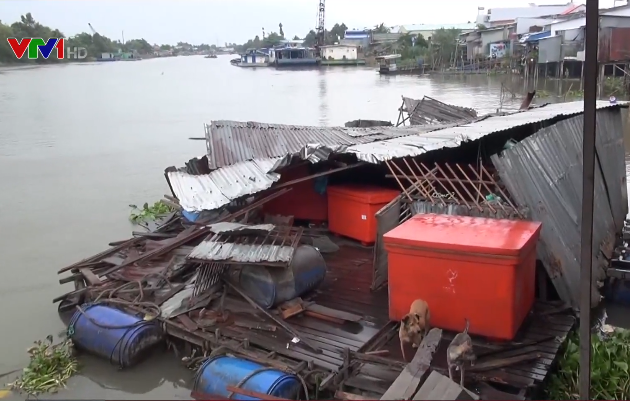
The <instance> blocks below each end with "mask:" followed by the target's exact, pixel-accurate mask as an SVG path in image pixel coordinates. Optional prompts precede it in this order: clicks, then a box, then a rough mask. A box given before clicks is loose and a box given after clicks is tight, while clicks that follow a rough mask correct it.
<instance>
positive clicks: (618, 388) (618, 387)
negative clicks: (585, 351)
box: [547, 325, 630, 400]
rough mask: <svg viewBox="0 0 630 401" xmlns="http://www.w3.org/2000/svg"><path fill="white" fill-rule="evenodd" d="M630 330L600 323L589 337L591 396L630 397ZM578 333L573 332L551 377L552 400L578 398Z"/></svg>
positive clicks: (626, 398) (596, 398) (592, 397)
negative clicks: (598, 331)
mask: <svg viewBox="0 0 630 401" xmlns="http://www.w3.org/2000/svg"><path fill="white" fill-rule="evenodd" d="M629 361H630V331H628V330H624V329H618V328H612V327H611V326H607V325H605V326H603V327H602V328H601V332H600V333H599V335H593V336H592V339H591V399H593V400H628V399H630V376H629V375H628V372H629V370H628V363H629ZM579 367H580V345H579V336H578V335H577V333H575V332H574V333H573V334H572V335H571V336H570V337H569V339H568V341H567V343H566V346H565V349H564V352H563V354H562V355H561V359H560V362H559V365H558V371H557V372H556V373H555V374H554V375H553V376H552V377H551V382H550V383H549V387H548V390H547V392H548V396H549V399H552V400H579V399H580V394H579V393H580V389H579Z"/></svg>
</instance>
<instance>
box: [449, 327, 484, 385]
mask: <svg viewBox="0 0 630 401" xmlns="http://www.w3.org/2000/svg"><path fill="white" fill-rule="evenodd" d="M469 325H470V322H468V319H466V327H465V328H464V331H463V332H461V333H458V334H457V335H456V336H455V338H453V341H451V343H450V344H449V346H448V348H447V350H446V364H447V366H448V377H449V378H450V379H451V380H453V368H455V369H458V370H459V372H460V376H459V386H460V387H462V388H463V387H464V368H465V364H466V362H470V364H471V365H472V364H473V363H474V361H475V360H476V359H477V356H476V355H475V352H474V350H473V343H472V339H471V338H470V335H469V334H468V327H469Z"/></svg>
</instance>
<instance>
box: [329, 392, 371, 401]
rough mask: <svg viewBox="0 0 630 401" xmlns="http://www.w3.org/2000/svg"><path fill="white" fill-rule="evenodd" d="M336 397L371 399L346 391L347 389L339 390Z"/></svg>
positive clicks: (339, 398) (343, 398) (342, 398)
mask: <svg viewBox="0 0 630 401" xmlns="http://www.w3.org/2000/svg"><path fill="white" fill-rule="evenodd" d="M335 398H336V399H338V400H359V401H360V400H371V398H370V397H364V396H362V395H358V394H352V393H346V392H345V391H340V390H337V392H336V393H335Z"/></svg>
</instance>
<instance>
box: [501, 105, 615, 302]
mask: <svg viewBox="0 0 630 401" xmlns="http://www.w3.org/2000/svg"><path fill="white" fill-rule="evenodd" d="M582 130H583V118H582V117H581V116H578V117H573V118H569V119H567V120H563V121H560V122H558V123H556V124H554V125H551V126H549V127H547V128H543V129H541V130H540V131H538V132H537V133H535V134H534V135H532V136H531V137H529V138H527V139H525V140H523V141H522V142H520V143H518V144H516V145H514V146H513V147H512V148H511V149H506V150H504V151H503V152H502V154H500V155H494V156H492V162H493V163H494V165H495V166H496V168H497V171H498V172H499V175H500V177H501V179H502V181H503V182H504V183H505V185H506V187H507V189H508V191H509V193H510V195H511V196H512V198H513V199H514V200H515V201H516V202H517V203H518V204H519V205H520V206H522V207H528V208H529V211H530V213H531V218H532V219H533V220H536V221H540V222H542V223H543V225H542V231H541V237H540V242H539V244H538V249H537V252H538V258H539V259H540V260H542V262H543V264H544V265H545V268H546V270H547V272H548V274H549V276H550V278H551V280H552V282H553V283H554V285H555V287H556V290H557V291H558V294H559V295H560V298H561V299H562V300H563V301H564V302H566V303H567V304H569V305H572V306H573V307H574V308H578V307H579V275H580V274H579V270H580V210H581V202H582V200H581V197H582V193H581V188H582ZM622 134H623V133H622V129H621V113H620V112H619V110H618V109H609V110H600V111H598V113H597V136H598V138H597V144H596V146H597V159H596V161H597V163H596V168H595V204H594V210H595V215H596V216H597V218H596V219H595V220H594V224H593V280H594V283H593V299H592V304H593V305H594V306H595V305H597V304H598V303H599V301H600V294H599V286H598V285H597V281H601V280H603V279H604V278H605V277H606V273H605V269H606V268H607V265H608V262H607V258H610V256H611V255H610V252H612V247H611V245H610V243H611V239H612V238H614V236H615V234H616V233H617V232H618V227H621V226H623V219H624V216H625V213H626V212H627V204H625V203H624V200H625V199H627V192H626V191H627V189H626V186H625V185H622V184H623V182H624V180H623V178H621V177H622V176H625V168H624V163H623V146H622V145H621V143H622V142H620V141H622V140H623V139H622ZM602 251H603V253H602ZM607 253H608V254H607Z"/></svg>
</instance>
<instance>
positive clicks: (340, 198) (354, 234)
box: [328, 185, 400, 244]
mask: <svg viewBox="0 0 630 401" xmlns="http://www.w3.org/2000/svg"><path fill="white" fill-rule="evenodd" d="M399 194H400V192H399V191H396V190H392V189H389V188H381V187H375V186H369V185H335V186H329V187H328V229H329V230H330V231H331V232H333V233H335V234H340V235H343V236H346V237H349V238H352V239H356V240H357V241H361V242H363V243H365V244H372V243H374V242H375V241H376V219H375V218H374V215H375V214H376V212H378V211H379V210H380V209H381V208H382V207H383V206H385V205H387V204H388V203H389V202H391V201H392V199H394V198H395V197H397V196H398V195H399Z"/></svg>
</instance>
